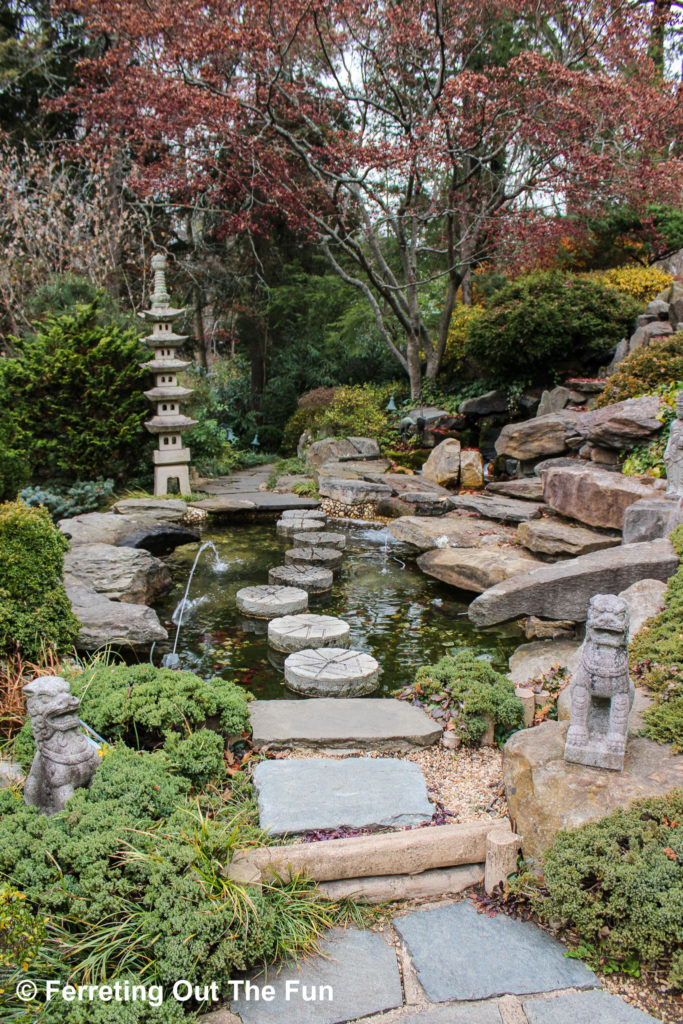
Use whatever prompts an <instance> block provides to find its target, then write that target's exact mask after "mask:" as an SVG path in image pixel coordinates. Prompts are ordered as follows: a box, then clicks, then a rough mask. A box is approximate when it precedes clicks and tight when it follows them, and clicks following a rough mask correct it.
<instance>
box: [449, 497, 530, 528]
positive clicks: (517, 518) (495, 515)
mask: <svg viewBox="0 0 683 1024" xmlns="http://www.w3.org/2000/svg"><path fill="white" fill-rule="evenodd" d="M450 502H451V505H453V507H454V508H463V509H466V510H467V511H468V512H477V513H478V514H479V515H480V516H485V517H486V518H487V519H497V520H499V522H501V523H523V522H526V521H527V520H528V519H538V517H539V516H540V514H541V512H542V511H543V509H544V508H545V505H541V504H539V503H538V502H536V501H521V500H520V499H518V498H505V497H501V498H499V497H498V496H497V495H495V494H490V495H488V494H456V495H454V496H453V497H452V498H451V499H450Z"/></svg>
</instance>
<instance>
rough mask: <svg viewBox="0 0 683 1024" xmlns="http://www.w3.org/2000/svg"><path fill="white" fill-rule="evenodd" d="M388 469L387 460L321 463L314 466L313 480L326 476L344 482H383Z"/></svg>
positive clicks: (351, 460)
mask: <svg viewBox="0 0 683 1024" xmlns="http://www.w3.org/2000/svg"><path fill="white" fill-rule="evenodd" d="M388 468H389V461H388V460H387V459H366V460H359V459H350V460H348V461H344V462H323V464H322V466H315V467H314V469H313V473H314V475H315V479H316V480H317V481H320V480H322V479H323V477H326V476H339V477H342V478H343V479H344V480H369V481H371V482H373V483H374V482H375V481H377V480H379V481H380V482H382V483H383V482H384V480H383V478H384V476H385V474H386V471H387V470H388Z"/></svg>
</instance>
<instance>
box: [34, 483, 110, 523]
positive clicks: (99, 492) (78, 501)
mask: <svg viewBox="0 0 683 1024" xmlns="http://www.w3.org/2000/svg"><path fill="white" fill-rule="evenodd" d="M113 493H114V481H113V480H103V479H102V478H100V479H99V480H80V481H78V482H77V483H75V484H73V486H71V487H56V486H53V487H26V488H24V490H23V491H22V492H21V494H20V495H19V497H20V498H21V500H22V501H23V502H25V504H26V505H29V506H30V507H31V508H36V507H37V506H38V505H43V506H44V507H45V508H46V509H47V510H48V512H49V513H50V515H51V516H52V518H53V519H54V520H59V519H70V518H71V517H72V516H79V515H81V514H82V513H84V512H95V511H96V510H97V509H98V508H101V507H102V506H103V505H104V504H105V502H106V501H107V499H108V498H110V497H111V495H112V494H113Z"/></svg>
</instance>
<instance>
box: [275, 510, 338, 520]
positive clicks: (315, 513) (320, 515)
mask: <svg viewBox="0 0 683 1024" xmlns="http://www.w3.org/2000/svg"><path fill="white" fill-rule="evenodd" d="M283 519H306V520H308V519H322V521H323V522H327V516H326V515H325V513H324V512H323V510H322V509H321V508H311V509H307V510H304V509H298V508H290V509H287V510H286V511H285V512H283V513H282V515H281V516H280V522H282V520H283Z"/></svg>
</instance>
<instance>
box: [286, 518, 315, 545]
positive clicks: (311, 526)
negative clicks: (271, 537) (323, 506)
mask: <svg viewBox="0 0 683 1024" xmlns="http://www.w3.org/2000/svg"><path fill="white" fill-rule="evenodd" d="M320 526H321V521H320V519H301V518H299V519H278V521H277V523H276V524H275V529H276V531H277V535H278V537H282V538H283V539H284V540H289V538H290V537H293V536H294V534H295V533H319V532H320Z"/></svg>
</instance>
